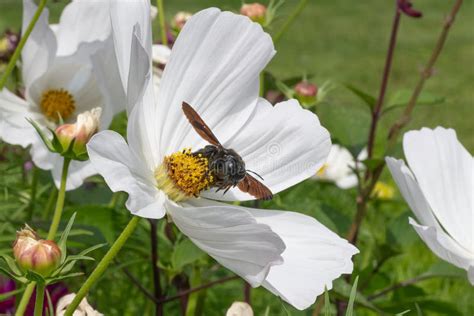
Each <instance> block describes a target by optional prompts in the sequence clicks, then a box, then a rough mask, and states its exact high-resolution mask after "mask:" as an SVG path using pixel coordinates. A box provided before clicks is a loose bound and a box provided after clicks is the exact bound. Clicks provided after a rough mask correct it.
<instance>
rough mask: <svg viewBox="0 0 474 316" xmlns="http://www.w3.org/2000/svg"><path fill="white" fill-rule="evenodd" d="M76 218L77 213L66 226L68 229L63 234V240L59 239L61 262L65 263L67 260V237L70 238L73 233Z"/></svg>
mask: <svg viewBox="0 0 474 316" xmlns="http://www.w3.org/2000/svg"><path fill="white" fill-rule="evenodd" d="M75 218H76V213H74V214H72V216H71V218H70V219H69V222H68V223H67V225H66V228H65V229H64V231H63V233H62V234H61V238H60V239H59V242H58V247H59V249H61V261H60V262H64V260H65V259H66V252H67V247H66V242H67V237H68V236H69V232H70V231H71V228H72V224H74V219H75Z"/></svg>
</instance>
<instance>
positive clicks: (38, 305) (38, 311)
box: [34, 283, 45, 316]
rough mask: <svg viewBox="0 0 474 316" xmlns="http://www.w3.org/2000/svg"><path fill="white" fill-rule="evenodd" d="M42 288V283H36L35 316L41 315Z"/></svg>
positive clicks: (43, 286)
mask: <svg viewBox="0 0 474 316" xmlns="http://www.w3.org/2000/svg"><path fill="white" fill-rule="evenodd" d="M44 288H45V285H44V284H41V283H38V284H37V285H36V301H35V312H34V315H35V316H41V315H43V302H44Z"/></svg>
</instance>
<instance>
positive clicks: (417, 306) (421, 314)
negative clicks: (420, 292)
mask: <svg viewBox="0 0 474 316" xmlns="http://www.w3.org/2000/svg"><path fill="white" fill-rule="evenodd" d="M415 307H416V315H418V316H423V311H422V310H421V308H420V305H418V303H415Z"/></svg>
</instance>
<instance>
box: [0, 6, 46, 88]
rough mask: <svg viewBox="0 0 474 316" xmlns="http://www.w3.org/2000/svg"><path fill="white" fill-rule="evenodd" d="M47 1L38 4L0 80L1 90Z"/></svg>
mask: <svg viewBox="0 0 474 316" xmlns="http://www.w3.org/2000/svg"><path fill="white" fill-rule="evenodd" d="M46 2H47V0H40V2H39V4H38V8H37V9H36V12H35V15H33V18H32V19H31V21H30V24H28V27H27V28H26V31H25V33H24V34H23V35H22V36H21V39H20V43H18V46H17V47H16V49H15V52H14V53H13V56H12V58H11V59H10V61H9V62H8V65H7V68H6V69H5V72H4V73H3V75H2V77H1V78H0V90H2V89H3V88H4V87H5V84H6V82H7V79H8V76H10V74H11V72H12V71H13V69H14V68H15V65H16V62H17V61H18V58H20V54H21V51H22V50H23V47H24V46H25V44H26V41H27V40H28V37H29V36H30V34H31V32H32V31H33V29H34V27H35V25H36V22H37V21H38V19H39V17H40V16H41V13H42V12H43V9H44V7H45V6H46Z"/></svg>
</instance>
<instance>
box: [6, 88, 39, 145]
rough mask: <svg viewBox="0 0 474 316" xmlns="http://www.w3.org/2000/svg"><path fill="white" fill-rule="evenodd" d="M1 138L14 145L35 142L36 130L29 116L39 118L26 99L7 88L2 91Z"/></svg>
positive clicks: (34, 118)
mask: <svg viewBox="0 0 474 316" xmlns="http://www.w3.org/2000/svg"><path fill="white" fill-rule="evenodd" d="M0 115H1V116H0V139H3V140H4V141H5V142H7V143H9V144H13V145H20V146H22V147H27V146H28V145H30V144H32V143H33V142H34V140H35V139H34V135H35V131H34V129H33V126H31V124H30V123H29V122H28V121H27V118H31V119H33V120H39V121H40V123H41V121H42V119H43V116H42V115H41V114H40V113H37V112H36V111H35V110H34V109H33V108H32V107H31V106H30V105H29V104H28V103H27V102H26V101H25V100H23V99H21V98H19V97H18V96H16V95H14V94H13V93H11V92H10V91H8V90H7V89H3V90H1V91H0Z"/></svg>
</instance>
